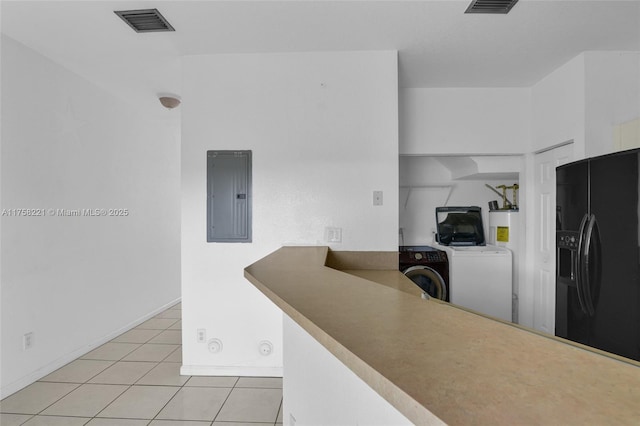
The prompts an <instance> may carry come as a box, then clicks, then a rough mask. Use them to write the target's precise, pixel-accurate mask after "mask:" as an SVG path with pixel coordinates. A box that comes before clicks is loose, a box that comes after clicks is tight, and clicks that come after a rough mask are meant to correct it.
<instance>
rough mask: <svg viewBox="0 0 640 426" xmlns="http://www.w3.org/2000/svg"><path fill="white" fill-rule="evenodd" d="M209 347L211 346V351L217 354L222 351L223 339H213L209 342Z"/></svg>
mask: <svg viewBox="0 0 640 426" xmlns="http://www.w3.org/2000/svg"><path fill="white" fill-rule="evenodd" d="M207 347H208V348H209V352H211V353H212V354H217V353H218V352H221V351H222V340H220V339H211V340H209V342H208V343H207Z"/></svg>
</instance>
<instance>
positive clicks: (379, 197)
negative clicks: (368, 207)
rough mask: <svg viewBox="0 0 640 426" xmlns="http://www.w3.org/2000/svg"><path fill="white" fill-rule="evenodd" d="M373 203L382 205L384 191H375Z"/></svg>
mask: <svg viewBox="0 0 640 426" xmlns="http://www.w3.org/2000/svg"><path fill="white" fill-rule="evenodd" d="M373 205H374V206H381V205H382V191H373Z"/></svg>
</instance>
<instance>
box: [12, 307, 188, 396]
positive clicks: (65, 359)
mask: <svg viewBox="0 0 640 426" xmlns="http://www.w3.org/2000/svg"><path fill="white" fill-rule="evenodd" d="M181 299H182V298H180V297H179V298H177V299H175V300H174V301H172V302H169V303H167V304H165V305H164V306H161V307H160V308H157V309H155V310H153V311H151V312H149V313H148V314H145V315H143V316H142V317H140V318H138V319H136V320H134V321H131V322H130V323H129V324H127V325H125V326H123V327H121V328H119V329H118V330H115V331H113V332H111V333H109V334H107V335H106V336H103V337H101V338H100V339H98V340H96V341H94V342H93V343H90V344H88V345H86V346H83V347H81V348H78V349H76V350H75V351H73V352H71V353H68V354H66V355H64V356H62V357H60V358H58V359H56V360H55V361H52V362H50V363H49V364H47V365H45V366H43V367H41V368H39V369H37V370H35V371H34V372H32V373H30V374H28V375H26V376H24V377H22V378H20V379H18V380H16V381H15V382H12V383H9V384H8V385H6V386H4V387H2V388H0V399H4V398H6V397H8V396H9V395H11V394H14V393H16V392H18V391H19V390H20V389H23V388H25V387H27V386H29V385H30V384H32V383H34V382H36V381H38V380H40V379H41V378H43V377H44V376H46V375H48V374H51V373H53V372H54V371H56V370H57V369H58V368H60V367H63V366H64V365H66V364H68V363H70V362H71V361H73V360H75V359H76V358H80V357H81V356H83V355H84V354H86V353H89V352H91V351H92V350H94V349H95V348H97V347H98V346H101V345H103V344H105V343H107V342H108V341H110V340H112V339H114V338H116V337H118V336H119V335H121V334H122V333H124V332H126V331H129V330H131V329H132V328H134V327H137V326H138V325H140V324H142V323H143V322H145V321H147V320H148V319H151V318H153V317H154V316H156V315H158V314H159V313H160V312H163V311H165V310H167V309H168V308H170V307H171V306H173V305H175V304H176V303H178V302H180V301H181Z"/></svg>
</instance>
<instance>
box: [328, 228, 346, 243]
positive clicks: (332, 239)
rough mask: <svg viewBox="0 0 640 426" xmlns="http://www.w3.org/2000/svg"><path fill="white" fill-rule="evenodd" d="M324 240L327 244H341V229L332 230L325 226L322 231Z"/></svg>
mask: <svg viewBox="0 0 640 426" xmlns="http://www.w3.org/2000/svg"><path fill="white" fill-rule="evenodd" d="M324 231H325V232H324V233H325V240H326V241H327V242H328V243H341V242H342V228H333V227H329V226H327V227H326V228H325V229H324Z"/></svg>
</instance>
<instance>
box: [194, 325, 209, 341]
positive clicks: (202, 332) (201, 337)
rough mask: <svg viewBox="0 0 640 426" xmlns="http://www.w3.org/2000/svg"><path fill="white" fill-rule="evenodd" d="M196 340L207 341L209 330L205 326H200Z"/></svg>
mask: <svg viewBox="0 0 640 426" xmlns="http://www.w3.org/2000/svg"><path fill="white" fill-rule="evenodd" d="M196 341H197V342H198V343H204V342H206V341H207V330H205V329H204V328H199V329H198V331H197V333H196Z"/></svg>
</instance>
